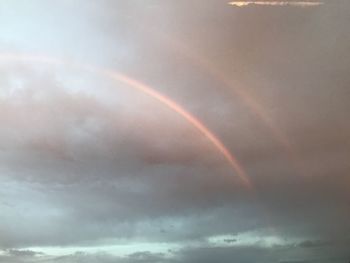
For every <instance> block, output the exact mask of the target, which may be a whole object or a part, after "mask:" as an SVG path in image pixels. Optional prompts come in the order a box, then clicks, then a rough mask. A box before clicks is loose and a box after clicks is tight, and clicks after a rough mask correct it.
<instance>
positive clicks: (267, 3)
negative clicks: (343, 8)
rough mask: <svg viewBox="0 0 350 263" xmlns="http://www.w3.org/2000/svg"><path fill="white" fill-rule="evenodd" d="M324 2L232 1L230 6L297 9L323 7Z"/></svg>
mask: <svg viewBox="0 0 350 263" xmlns="http://www.w3.org/2000/svg"><path fill="white" fill-rule="evenodd" d="M323 4H324V3H323V2H310V1H297V2H296V1H293V2H291V1H232V2H229V5H233V6H236V7H247V6H250V5H258V6H295V7H315V6H320V5H323Z"/></svg>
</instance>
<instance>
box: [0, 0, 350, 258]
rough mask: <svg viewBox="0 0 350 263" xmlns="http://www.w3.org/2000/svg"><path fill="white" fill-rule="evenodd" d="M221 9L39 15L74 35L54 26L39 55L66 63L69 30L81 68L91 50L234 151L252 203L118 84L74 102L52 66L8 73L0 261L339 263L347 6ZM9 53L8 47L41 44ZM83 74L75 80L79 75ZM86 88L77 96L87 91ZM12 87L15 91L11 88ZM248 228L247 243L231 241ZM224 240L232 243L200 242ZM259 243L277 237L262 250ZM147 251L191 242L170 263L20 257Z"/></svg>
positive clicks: (228, 174) (187, 132)
mask: <svg viewBox="0 0 350 263" xmlns="http://www.w3.org/2000/svg"><path fill="white" fill-rule="evenodd" d="M219 2H220V1H204V2H203V1H197V0H196V1H190V2H189V1H175V2H163V1H146V3H142V4H141V3H140V2H139V1H102V2H98V3H97V2H95V1H87V2H84V3H81V7H79V8H77V7H74V6H72V4H71V3H68V2H64V3H62V4H55V8H51V9H48V10H47V11H46V12H47V14H50V13H53V12H56V14H60V13H63V11H64V10H70V12H69V15H68V18H69V19H68V20H67V21H70V22H71V23H72V24H73V25H76V26H77V27H76V28H74V27H67V32H68V36H67V34H65V33H63V32H61V31H58V29H57V28H61V27H59V26H57V25H59V23H58V22H59V21H61V20H62V19H57V17H56V18H55V19H53V20H51V26H52V27H53V28H55V29H56V33H55V34H48V35H47V37H48V38H47V39H46V40H45V39H41V40H42V41H40V43H41V44H43V43H52V41H53V40H55V39H56V38H57V40H60V41H61V42H60V43H61V46H62V50H60V48H61V46H53V47H51V46H50V45H44V46H42V47H40V48H42V49H43V50H44V51H45V52H47V53H50V52H51V51H52V53H53V54H57V53H60V54H61V53H65V54H69V55H70V56H74V52H73V51H75V50H77V49H78V48H77V47H75V46H74V45H71V44H69V43H68V42H69V41H68V42H67V39H70V37H69V36H74V34H73V33H76V34H77V36H78V35H79V36H80V38H81V39H82V40H81V42H79V43H83V42H84V45H82V46H83V48H81V49H79V52H77V54H76V58H77V59H78V58H80V57H82V56H83V55H84V54H85V53H87V54H89V55H87V57H88V58H89V59H91V60H93V62H96V63H97V64H103V65H105V66H109V67H115V68H118V69H121V70H123V71H125V72H127V73H130V74H131V75H132V76H135V77H137V78H139V79H141V80H143V81H145V82H146V83H148V84H150V85H153V86H154V87H156V88H157V90H159V91H161V92H164V93H165V94H167V95H169V96H170V97H171V98H174V99H175V100H176V101H179V102H180V103H181V104H182V105H185V106H186V108H187V109H189V110H190V111H191V112H193V113H194V114H195V115H196V116H198V117H199V118H200V119H202V120H203V121H204V123H206V124H207V125H208V126H209V127H210V128H211V129H212V130H213V131H214V132H215V133H216V134H218V136H219V137H220V138H222V140H223V141H224V143H225V144H226V145H228V147H229V148H230V150H232V152H234V153H235V154H236V155H237V157H238V159H239V160H240V161H241V162H242V163H243V164H244V166H245V168H246V170H247V171H248V173H249V176H251V178H252V179H253V181H254V184H255V187H256V193H255V194H251V193H248V192H247V191H246V190H245V189H242V188H241V187H240V183H239V180H238V179H236V178H235V177H233V176H232V171H231V170H230V167H229V166H228V165H227V164H226V163H225V161H224V160H223V158H222V157H221V156H220V154H219V153H217V152H216V151H215V149H214V148H213V147H212V145H210V143H208V142H207V141H206V139H205V138H203V137H201V136H199V135H198V133H197V132H196V131H195V130H194V129H193V128H192V127H191V126H190V125H189V124H188V123H186V122H185V121H184V120H182V119H181V118H180V117H178V116H176V114H174V113H173V112H171V111H169V110H167V109H166V108H165V107H164V106H162V105H159V104H157V103H156V102H154V101H152V99H150V98H147V97H145V96H143V95H140V94H135V93H133V92H132V91H127V92H125V91H124V87H122V86H115V85H113V87H114V89H113V90H111V89H110V86H111V84H110V83H109V84H108V83H105V82H104V84H103V85H101V86H99V87H100V89H101V91H100V90H99V91H98V92H92V93H89V92H85V91H84V90H79V91H78V92H76V91H74V92H73V91H72V90H70V88H71V87H70V86H71V85H70V84H72V83H74V84H76V83H77V82H69V79H68V81H67V79H63V80H62V79H60V74H58V73H57V74H56V72H55V70H58V71H59V70H61V69H56V68H52V69H47V70H42V69H39V70H38V69H36V68H35V67H34V69H33V68H32V66H31V65H22V66H18V65H17V66H13V67H12V68H11V67H8V66H7V65H6V64H3V65H4V66H3V67H2V68H1V78H0V81H1V86H2V87H4V88H3V90H5V89H8V90H6V91H4V93H5V96H4V97H0V121H1V130H0V158H1V159H0V162H1V170H0V171H1V185H2V187H1V190H0V199H1V202H0V208H1V216H0V232H1V236H0V247H3V248H4V249H5V248H6V249H8V250H5V252H4V253H3V254H2V255H1V258H0V262H1V261H2V262H38V261H39V258H40V260H43V262H45V260H46V262H51V261H52V262H167V261H169V262H189V263H192V262H232V260H234V261H237V262H257V261H259V262H344V261H345V260H348V258H349V256H350V255H349V254H348V252H347V251H348V250H347V248H348V247H349V245H350V243H349V237H350V225H349V223H348V222H349V221H350V203H349V200H350V195H349V191H348V186H349V183H350V179H349V176H348V175H349V171H350V167H349V163H350V162H349V156H350V150H349V149H350V147H349V146H350V140H349V134H350V125H349V122H348V121H347V113H348V112H349V110H350V109H349V103H348V99H349V90H348V85H349V82H350V81H349V75H348V74H347V70H348V68H349V66H350V61H349V59H348V57H347V56H346V54H347V50H348V49H349V43H350V41H349V36H350V34H349V29H348V27H347V26H346V25H347V23H348V12H349V9H350V6H349V4H348V3H347V2H346V1H338V2H337V3H334V2H327V3H325V5H323V6H322V7H317V8H310V9H293V8H282V7H281V8H277V9H276V8H273V9H269V8H259V7H252V8H245V9H238V8H237V9H235V8H232V7H230V6H228V5H227V2H224V1H222V3H219ZM46 5H47V4H46ZM54 10H56V11H54ZM72 10H75V11H74V12H73V11H72ZM23 12H24V14H26V13H27V12H29V11H28V10H27V9H24V11H23ZM30 12H34V13H35V12H36V11H30ZM75 12H76V13H75ZM74 14H76V16H73V15H74ZM32 19H33V18H32ZM42 19H43V21H45V20H46V19H47V17H46V16H45V17H44V18H42ZM34 20H35V19H34ZM39 21H41V20H40V19H39ZM55 21H56V22H55ZM41 22H42V21H41ZM34 24H35V25H34V26H33V27H34V28H37V24H39V23H34ZM85 24H88V25H90V27H89V29H86V26H85ZM56 26H57V27H56ZM48 28H50V26H49V27H48ZM82 28H84V30H86V31H84V30H80V29H82ZM34 31H35V30H34ZM34 31H33V32H34ZM54 31H55V30H54ZM90 34H91V35H90ZM73 39H75V37H73ZM92 39H94V41H91V42H90V40H92ZM96 39H100V40H98V41H97V40H96ZM44 40H45V41H46V42H45V41H44ZM11 41H12V42H13V43H11ZM3 42H7V43H6V45H7V44H8V42H10V44H13V45H14V46H15V49H21V48H20V47H19V46H21V44H23V43H27V42H28V43H31V45H33V46H34V45H35V42H32V41H29V40H28V39H26V41H24V42H23V43H22V42H21V41H20V40H18V41H17V40H16V38H12V39H11V38H9V39H7V40H6V41H5V40H4V41H2V42H1V43H2V45H1V46H2V47H3V46H4V45H3ZM114 43H116V44H118V45H116V46H115V47H114ZM179 43H180V44H179ZM16 45H17V46H16ZM28 45H29V44H28ZM96 47H100V49H96ZM101 47H102V48H101ZM119 48H120V49H119ZM93 50H97V51H93ZM5 51H6V50H5ZM99 51H101V53H100V52H99ZM199 57H205V60H208V61H210V63H211V66H212V67H215V68H216V69H217V70H218V71H220V72H221V73H222V74H223V75H224V76H225V78H227V79H229V80H230V83H231V84H232V86H231V87H228V86H225V85H224V84H223V81H222V80H220V79H218V78H216V77H215V74H213V73H212V72H209V71H210V67H208V65H203V63H201V61H200V60H198V59H197V58H199ZM85 59H86V58H85ZM38 71H39V72H41V73H38ZM84 74H85V75H84ZM84 74H81V75H79V76H80V78H81V79H84V78H88V77H87V76H86V73H84ZM18 79H20V80H21V82H20V84H18V82H16V80H18ZM89 81H90V79H88V80H87V81H85V82H84V81H82V82H83V83H82V84H80V85H81V86H84V85H87V86H89V87H90V86H93V85H92V84H91V83H90V85H89ZM96 83H99V82H98V81H95V82H93V84H96ZM18 86H22V87H23V90H21V89H18V90H16V89H15V90H14V92H11V89H13V88H16V87H17V88H18ZM104 86H107V88H106V89H104V88H105V87H104ZM90 88H91V87H90ZM235 88H239V89H244V90H245V91H247V92H248V93H249V94H252V95H253V96H254V98H256V99H257V101H258V102H259V103H261V105H262V106H263V107H264V109H265V110H266V112H267V113H268V114H269V116H270V117H271V119H272V120H273V122H274V126H275V129H279V131H280V132H281V133H284V134H285V135H286V137H288V139H289V141H290V146H291V147H292V148H293V151H292V154H291V153H290V151H289V152H288V151H286V149H284V148H283V146H281V145H280V144H279V142H278V140H276V138H275V136H274V135H273V133H272V132H271V130H270V128H269V127H268V125H266V123H264V122H263V121H261V120H260V119H259V118H258V114H257V113H254V112H251V109H249V107H248V106H247V105H246V104H244V102H242V99H241V98H240V97H239V96H238V95H237V92H235V90H234V89H235ZM102 89H104V90H106V91H105V93H103V92H102ZM3 90H2V91H3ZM99 92H101V93H99ZM0 95H2V93H0ZM110 97H113V98H114V97H119V98H121V99H120V100H121V101H122V102H121V103H119V102H117V103H116V104H113V103H111V102H110V101H108V100H109V99H110ZM107 101H108V102H107ZM112 102H113V100H112ZM111 105H112V106H111ZM14 224H15V227H14ZM242 233H253V234H252V235H255V236H256V238H257V241H252V243H250V244H249V245H241V243H244V242H246V240H244V238H242V237H240V234H242ZM225 235H229V237H227V238H224V240H226V241H228V240H235V242H232V243H231V241H230V242H226V245H228V246H225V247H220V245H217V246H215V247H212V246H209V245H208V244H207V242H208V238H210V237H215V236H225ZM269 236H274V237H280V238H281V239H282V241H281V240H279V241H278V242H276V243H277V244H272V245H268V246H267V245H264V246H262V245H259V244H260V243H259V242H263V241H261V240H264V238H266V237H269ZM111 240H112V241H111ZM145 240H146V241H148V242H165V243H167V242H169V244H170V243H171V242H175V243H178V244H183V245H186V244H187V243H186V242H199V243H200V244H201V246H199V247H194V248H188V249H178V250H176V251H175V252H173V257H171V259H169V258H167V257H166V256H165V255H163V254H154V253H152V252H142V251H143V250H141V249H140V251H141V252H138V253H136V254H132V255H129V256H125V257H115V256H112V255H109V254H93V253H92V254H85V253H77V254H73V255H67V256H63V257H59V258H57V257H54V259H53V260H52V259H51V258H48V259H47V258H44V256H45V255H40V254H34V252H33V254H30V252H29V250H27V249H23V250H18V249H17V250H14V248H26V247H31V246H42V247H45V246H50V245H51V246H57V245H58V246H59V245H65V246H69V245H73V244H74V245H81V246H83V245H86V246H100V245H101V246H102V245H106V244H109V242H121V243H123V242H131V243H132V242H135V243H136V244H137V242H140V241H145ZM259 240H260V241H259ZM279 242H280V243H283V242H285V243H283V244H278V243H279ZM255 243H258V244H255ZM263 243H264V242H263ZM244 244H246V243H244ZM11 248H12V249H11ZM11 251H12V252H11ZM26 251H27V252H28V253H27V252H26ZM67 254H68V253H67Z"/></svg>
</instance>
